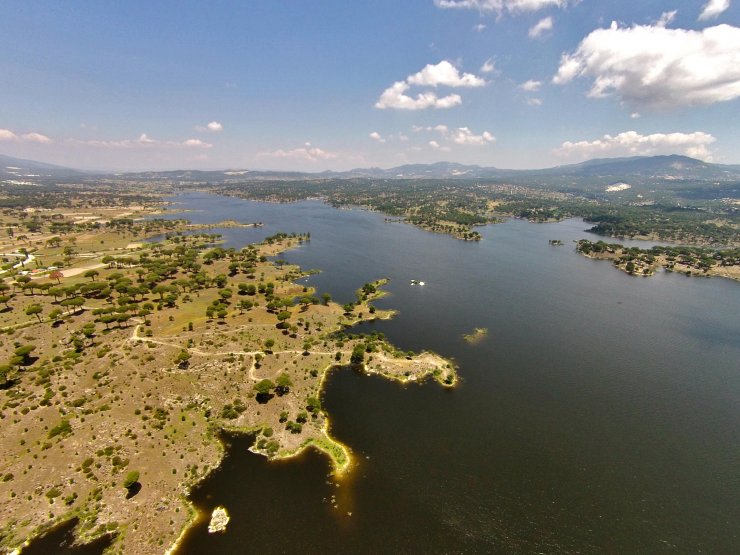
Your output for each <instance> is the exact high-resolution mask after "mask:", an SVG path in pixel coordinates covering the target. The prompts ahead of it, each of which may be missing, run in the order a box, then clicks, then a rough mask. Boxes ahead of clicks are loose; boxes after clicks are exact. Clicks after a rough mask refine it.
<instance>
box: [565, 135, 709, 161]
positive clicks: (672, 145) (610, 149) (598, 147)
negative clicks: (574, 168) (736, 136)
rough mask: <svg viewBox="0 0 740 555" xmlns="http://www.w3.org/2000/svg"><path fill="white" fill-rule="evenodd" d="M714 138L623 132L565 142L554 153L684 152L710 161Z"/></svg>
mask: <svg viewBox="0 0 740 555" xmlns="http://www.w3.org/2000/svg"><path fill="white" fill-rule="evenodd" d="M715 141H716V139H715V137H713V136H712V135H710V134H709V133H704V132H703V131H696V132H694V133H653V134H652V135H642V134H640V133H638V132H636V131H625V132H624V133H620V134H618V135H616V136H611V135H604V136H603V137H601V138H600V139H596V140H593V141H578V142H571V141H566V142H564V143H563V144H562V145H560V147H559V148H558V149H556V150H555V152H556V153H557V154H559V155H561V156H565V157H576V158H590V157H593V156H653V155H658V154H677V153H680V154H685V155H687V156H691V157H693V158H699V159H701V160H706V161H711V160H712V153H711V152H710V150H709V145H711V144H712V143H714V142H715Z"/></svg>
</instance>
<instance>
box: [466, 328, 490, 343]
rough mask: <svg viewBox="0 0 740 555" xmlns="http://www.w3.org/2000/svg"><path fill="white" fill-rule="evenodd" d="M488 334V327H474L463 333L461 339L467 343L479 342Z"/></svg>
mask: <svg viewBox="0 0 740 555" xmlns="http://www.w3.org/2000/svg"><path fill="white" fill-rule="evenodd" d="M487 335H488V328H475V329H474V330H473V331H472V332H471V333H464V334H463V339H465V341H467V342H468V343H470V344H472V345H475V344H476V343H480V342H481V341H482V340H483V338H484V337H486V336H487Z"/></svg>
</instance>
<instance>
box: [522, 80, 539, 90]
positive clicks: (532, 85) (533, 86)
mask: <svg viewBox="0 0 740 555" xmlns="http://www.w3.org/2000/svg"><path fill="white" fill-rule="evenodd" d="M541 86H542V81H535V80H534V79H530V80H529V81H525V82H524V83H522V84H521V85H519V88H520V89H522V90H523V91H527V92H535V91H538V90H540V87H541Z"/></svg>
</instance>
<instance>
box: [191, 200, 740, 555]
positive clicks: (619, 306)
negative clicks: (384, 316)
mask: <svg viewBox="0 0 740 555" xmlns="http://www.w3.org/2000/svg"><path fill="white" fill-rule="evenodd" d="M177 201H178V202H180V203H182V204H181V206H183V207H185V208H190V209H199V210H202V211H201V212H190V213H188V214H187V217H189V218H190V219H191V220H193V221H194V222H217V221H220V220H224V219H237V220H240V221H245V222H251V221H262V222H264V223H265V227H264V228H261V229H223V230H215V231H219V232H221V233H223V235H224V237H225V239H226V241H227V245H230V246H235V247H241V246H243V245H244V244H246V243H248V242H253V241H257V240H260V239H261V238H263V237H265V236H267V235H271V234H273V233H275V232H277V231H285V232H293V231H294V232H310V233H311V242H310V243H308V244H306V245H304V246H303V247H301V248H299V249H296V250H293V251H290V252H287V253H285V254H284V255H282V258H284V259H287V260H288V261H289V262H291V263H296V264H300V265H301V266H302V267H303V268H305V269H308V268H320V269H321V270H322V273H321V274H318V275H314V276H311V277H310V278H309V279H308V280H307V281H308V282H309V283H312V284H313V285H315V286H316V287H318V289H319V290H320V292H325V291H326V292H329V293H331V294H332V295H333V296H334V298H335V299H336V300H339V301H341V302H345V301H348V300H351V299H352V298H353V296H354V290H355V289H357V288H358V287H360V286H361V285H362V284H363V283H365V282H367V281H370V280H374V279H377V278H381V277H388V278H391V283H390V284H389V286H388V290H389V291H390V293H391V295H389V296H388V297H386V298H384V299H382V300H381V301H379V302H378V303H377V305H378V306H379V307H383V308H386V307H387V308H395V309H398V310H399V311H400V313H399V315H398V316H397V318H396V319H394V320H392V321H387V322H381V323H377V324H368V325H364V326H362V327H361V329H362V330H364V331H368V330H372V329H377V330H380V331H382V332H384V333H385V334H386V335H387V336H388V337H389V339H390V340H391V341H392V342H393V343H395V344H396V345H398V346H399V347H401V348H403V349H413V350H417V351H420V350H423V349H431V350H434V351H436V352H439V353H440V354H442V355H444V356H447V357H451V358H454V360H455V361H456V362H457V363H458V364H459V366H460V374H461V376H462V383H461V384H460V386H459V387H458V388H456V389H455V390H453V391H449V390H443V389H442V388H440V387H438V386H437V385H434V384H425V385H421V386H420V385H412V386H406V387H402V386H399V385H397V384H394V383H388V382H385V381H383V380H382V379H380V378H370V377H365V376H361V375H358V374H356V373H353V372H351V371H343V372H337V373H336V374H334V375H333V377H332V378H331V379H330V380H329V382H328V385H327V388H326V391H325V399H324V400H325V405H326V408H327V410H328V412H329V414H330V416H331V419H332V426H333V427H332V433H333V434H334V435H335V436H336V437H338V438H339V439H340V440H342V441H343V442H344V443H346V444H347V445H349V446H350V447H351V448H352V449H353V451H354V454H355V458H356V460H358V461H360V464H359V465H358V467H357V468H356V469H355V470H354V472H353V473H352V475H351V476H350V477H349V478H348V479H346V480H344V481H342V482H340V483H339V485H337V483H336V482H335V481H333V480H327V473H328V471H329V467H328V464H327V462H326V461H325V460H324V459H323V458H322V457H321V456H319V455H317V454H310V455H307V456H306V457H303V458H300V459H297V460H292V461H289V462H283V463H279V464H271V463H268V462H266V461H265V460H263V459H260V458H258V457H256V456H254V455H251V454H249V453H247V452H246V447H247V446H248V440H246V439H234V440H230V445H231V447H230V448H229V449H228V457H227V461H226V463H225V464H224V466H223V468H222V469H220V470H219V471H217V472H216V473H215V474H214V475H212V476H211V477H210V478H209V479H208V480H207V481H206V482H205V483H204V484H203V485H202V486H201V487H200V488H199V489H198V490H197V491H196V492H195V493H194V496H193V498H194V501H195V502H196V504H197V505H198V506H199V507H200V508H201V509H202V510H204V511H210V510H211V509H212V508H213V507H215V506H216V505H225V506H226V507H227V508H228V510H229V512H230V513H231V516H232V520H231V523H230V524H229V528H228V531H227V533H226V534H224V535H209V534H207V532H206V529H205V523H202V524H201V525H198V526H196V527H195V528H194V529H193V530H192V532H191V533H190V534H189V536H188V538H187V541H186V542H185V544H184V546H183V548H182V549H181V552H182V553H206V552H209V553H210V552H212V553H243V552H246V551H254V552H260V553H282V552H287V553H292V552H301V553H314V552H320V551H323V552H326V551H329V550H331V551H340V552H351V553H375V552H380V551H382V552H434V553H477V552H503V553H511V552H547V553H553V552H558V553H561V552H562V553H602V552H608V553H632V552H639V553H662V552H665V553H699V552H703V553H736V552H738V551H740V538H739V537H738V534H739V533H738V530H739V529H740V526H739V524H740V316H739V315H740V284H738V283H735V282H731V281H728V280H723V279H700V278H688V277H685V276H681V275H675V274H670V273H660V274H658V275H657V276H655V277H652V278H638V277H632V276H628V275H627V274H625V273H623V272H620V271H618V270H616V269H614V268H613V267H612V266H611V264H609V263H608V262H600V261H593V260H589V259H586V258H584V257H581V256H579V255H578V254H577V253H575V251H574V247H573V243H572V241H573V240H577V239H580V238H584V237H588V238H591V239H594V238H595V237H594V236H593V235H590V234H588V233H586V232H584V231H583V230H584V229H585V228H587V227H588V225H587V224H584V223H583V222H581V221H578V220H569V221H566V222H562V223H558V224H529V223H526V222H522V221H517V220H511V221H509V222H507V223H505V224H500V225H494V226H488V227H485V228H480V232H481V234H482V235H483V240H482V241H481V242H479V243H464V242H461V241H458V240H455V239H453V238H450V237H447V236H444V235H437V234H432V233H428V232H424V231H421V230H419V229H416V228H414V227H411V226H407V225H404V224H398V223H384V220H383V216H382V215H379V214H374V213H370V212H366V211H362V210H335V209H332V208H330V207H327V206H325V205H323V204H321V203H320V202H318V201H315V202H313V201H312V202H301V203H296V204H264V203H254V202H247V201H240V200H235V199H230V198H229V199H227V198H223V197H215V196H209V195H205V194H200V193H196V194H188V195H183V196H180V197H178V198H177ZM549 239H561V240H562V241H563V242H564V243H565V246H563V247H552V246H550V245H548V240H549ZM638 244H640V245H644V244H645V243H638ZM410 279H421V280H423V281H425V282H426V284H427V285H425V286H424V287H416V286H411V285H410V284H409V280H410ZM475 327H485V328H488V330H489V333H488V335H487V336H486V337H485V338H484V339H483V341H482V342H480V343H479V344H477V345H470V344H468V343H467V342H465V341H464V340H463V338H462V334H463V333H469V332H470V331H471V330H472V329H473V328H475ZM332 495H335V496H337V497H336V499H337V502H338V504H339V509H334V508H332V506H331V504H330V503H328V502H327V500H328V499H331V496H332ZM348 512H351V513H352V515H351V516H350V515H348V514H347V513H348Z"/></svg>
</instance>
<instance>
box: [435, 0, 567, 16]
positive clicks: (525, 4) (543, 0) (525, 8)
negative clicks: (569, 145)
mask: <svg viewBox="0 0 740 555" xmlns="http://www.w3.org/2000/svg"><path fill="white" fill-rule="evenodd" d="M568 3H569V0H434V5H435V6H437V7H438V8H443V9H458V10H476V11H479V12H495V13H497V14H501V13H503V12H508V13H511V14H518V13H523V12H535V11H537V10H541V9H543V8H549V7H552V6H554V7H558V8H564V7H565V6H567V5H568ZM570 3H573V2H570Z"/></svg>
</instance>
